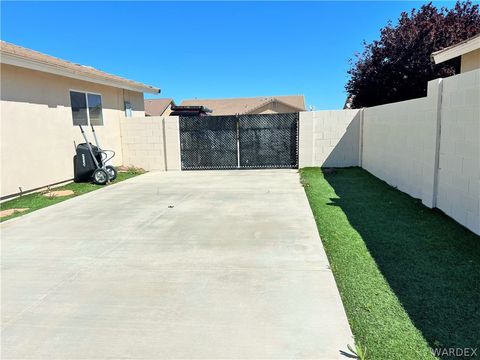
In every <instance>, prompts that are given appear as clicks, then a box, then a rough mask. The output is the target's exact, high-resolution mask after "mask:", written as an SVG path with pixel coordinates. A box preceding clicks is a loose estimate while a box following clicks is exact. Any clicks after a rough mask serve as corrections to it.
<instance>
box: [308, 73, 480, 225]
mask: <svg viewBox="0 0 480 360" xmlns="http://www.w3.org/2000/svg"><path fill="white" fill-rule="evenodd" d="M299 127H300V129H299V166H300V167H306V166H323V167H346V166H362V167H363V168H364V169H366V170H368V171H369V172H370V173H372V174H373V175H375V176H376V177H378V178H380V179H382V180H384V181H386V182H387V183H388V184H390V185H392V186H394V187H397V188H398V189H399V190H401V191H404V192H406V193H407V194H409V195H411V196H413V197H415V198H418V199H421V200H422V202H423V203H424V204H425V205H426V206H428V207H431V208H433V207H437V208H439V209H441V210H442V211H444V212H445V213H446V214H448V215H449V216H451V217H452V218H453V219H455V220H456V221H458V222H459V223H460V224H462V225H464V226H466V227H467V228H468V229H470V230H472V231H473V232H475V233H477V234H480V214H479V211H480V70H474V71H469V72H466V73H463V74H459V75H456V76H452V77H448V78H445V79H436V80H432V81H430V82H429V83H428V95H427V97H425V98H420V99H414V100H408V101H402V102H398V103H392V104H386V105H380V106H374V107H371V108H365V109H363V110H337V111H316V112H302V113H300V124H299Z"/></svg>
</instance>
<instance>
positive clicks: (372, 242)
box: [300, 168, 480, 360]
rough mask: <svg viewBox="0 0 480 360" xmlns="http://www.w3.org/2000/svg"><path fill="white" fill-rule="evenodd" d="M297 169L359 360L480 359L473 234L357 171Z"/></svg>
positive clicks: (477, 254)
mask: <svg viewBox="0 0 480 360" xmlns="http://www.w3.org/2000/svg"><path fill="white" fill-rule="evenodd" d="M300 172H301V177H302V182H303V184H304V187H305V191H306V193H307V197H308V199H309V201H310V206H311V208H312V211H313V214H314V216H315V220H316V222H317V226H318V231H319V233H320V236H321V238H322V242H323V244H324V247H325V251H326V252H327V255H328V258H329V260H330V264H331V268H332V271H333V274H334V276H335V279H336V282H337V285H338V288H339V290H340V294H341V297H342V300H343V303H344V306H345V310H346V312H347V316H348V319H349V322H350V326H351V328H352V331H353V334H354V336H355V339H356V341H358V342H359V343H360V344H361V345H363V346H366V347H367V358H368V359H378V360H390V359H399V360H407V359H408V360H409V359H412V360H416V359H433V358H435V357H434V356H433V355H432V351H431V349H432V348H437V349H438V348H449V347H458V348H477V353H478V354H479V356H477V357H476V358H480V237H479V236H477V235H475V234H473V233H472V232H470V231H469V230H467V229H466V228H464V227H463V226H461V225H459V224H458V223H456V222H455V221H454V220H452V219H451V218H449V217H448V216H446V215H445V214H443V213H442V212H440V211H438V210H431V209H428V208H427V207H425V206H423V205H422V204H421V202H420V201H419V200H416V199H413V198H412V197H410V196H409V195H407V194H405V193H402V192H401V191H398V190H396V189H395V188H393V187H391V186H389V185H387V184H386V183H385V182H383V181H381V180H379V179H378V178H376V177H374V176H373V175H371V174H370V173H368V172H367V171H365V170H363V169H360V168H349V169H338V170H337V171H336V172H333V173H328V174H327V173H325V174H323V173H322V171H321V170H320V169H319V168H305V169H302V170H300ZM443 358H445V359H448V358H449V357H448V356H447V357H443ZM460 358H461V357H460ZM452 359H459V357H456V358H454V357H452Z"/></svg>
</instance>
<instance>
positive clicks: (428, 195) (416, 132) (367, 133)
mask: <svg viewBox="0 0 480 360" xmlns="http://www.w3.org/2000/svg"><path fill="white" fill-rule="evenodd" d="M438 87H439V82H438V81H434V82H431V84H429V92H428V96H427V97H425V98H420V99H414V100H408V101H402V102H397V103H392V104H386V105H380V106H374V107H371V108H365V109H364V117H363V129H362V131H363V153H362V167H363V168H364V169H366V170H368V171H369V172H370V173H372V174H373V175H375V176H376V177H378V178H380V179H382V180H384V181H386V182H387V183H388V184H390V185H392V186H394V187H397V188H398V189H399V190H402V191H404V192H406V193H407V194H409V195H411V196H413V197H415V198H419V199H422V201H423V202H424V204H425V205H427V206H430V207H432V206H433V200H432V194H433V191H434V182H433V180H434V171H435V165H434V164H435V151H436V142H435V139H436V126H437V108H436V105H435V103H436V101H438V99H437V94H438V93H437V88H438Z"/></svg>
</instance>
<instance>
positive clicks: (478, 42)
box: [432, 35, 480, 64]
mask: <svg viewBox="0 0 480 360" xmlns="http://www.w3.org/2000/svg"><path fill="white" fill-rule="evenodd" d="M478 49H480V36H479V35H477V36H475V37H473V38H471V39H468V40H465V41H463V42H461V43H459V44H457V45H452V46H450V47H447V48H445V49H442V50H439V51H435V52H434V53H432V58H433V61H434V62H435V64H440V63H443V62H445V61H448V60H450V59H453V58H456V57H458V56H462V55H464V54H467V53H469V52H472V51H475V50H478Z"/></svg>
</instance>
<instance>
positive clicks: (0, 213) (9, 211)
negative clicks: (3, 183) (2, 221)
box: [0, 208, 28, 218]
mask: <svg viewBox="0 0 480 360" xmlns="http://www.w3.org/2000/svg"><path fill="white" fill-rule="evenodd" d="M27 210H28V208H18V209H6V210H2V211H0V218H3V217H6V216H10V215H13V214H15V213H17V212H24V211H27Z"/></svg>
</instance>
